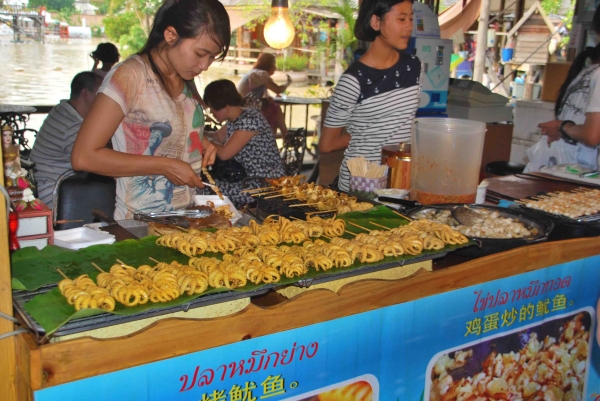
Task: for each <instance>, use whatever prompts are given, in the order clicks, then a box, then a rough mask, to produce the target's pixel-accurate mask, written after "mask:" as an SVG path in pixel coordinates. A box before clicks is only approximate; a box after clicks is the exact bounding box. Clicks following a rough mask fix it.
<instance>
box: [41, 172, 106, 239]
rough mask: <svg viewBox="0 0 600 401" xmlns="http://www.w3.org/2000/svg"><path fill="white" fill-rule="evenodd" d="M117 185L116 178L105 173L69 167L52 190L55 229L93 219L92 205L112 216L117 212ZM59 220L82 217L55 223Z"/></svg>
mask: <svg viewBox="0 0 600 401" xmlns="http://www.w3.org/2000/svg"><path fill="white" fill-rule="evenodd" d="M116 194H117V186H116V182H115V179H114V178H112V177H105V176H103V175H97V174H91V173H84V172H73V171H68V172H66V173H64V174H63V175H61V176H60V177H59V178H58V180H57V181H56V184H55V185H54V191H53V194H52V197H53V205H54V208H53V210H52V223H53V225H54V229H55V230H66V229H69V228H76V227H81V226H83V225H84V224H88V223H93V222H94V217H93V216H92V214H91V212H92V209H96V208H97V209H100V210H102V211H103V212H104V213H106V214H107V215H109V216H112V215H113V214H114V212H115V198H116ZM58 220H82V221H80V222H71V223H64V224H56V222H57V221H58Z"/></svg>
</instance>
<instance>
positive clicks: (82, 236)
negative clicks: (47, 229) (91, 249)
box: [54, 227, 115, 249]
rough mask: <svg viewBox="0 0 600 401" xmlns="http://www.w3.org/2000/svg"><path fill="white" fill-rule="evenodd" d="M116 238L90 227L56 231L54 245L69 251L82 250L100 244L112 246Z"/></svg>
mask: <svg viewBox="0 0 600 401" xmlns="http://www.w3.org/2000/svg"><path fill="white" fill-rule="evenodd" d="M113 242H115V236H114V235H112V234H109V233H107V232H104V231H96V230H94V229H92V228H88V227H77V228H71V229H69V230H59V231H54V245H56V246H60V247H61V248H67V249H81V248H87V247H88V246H92V245H98V244H112V243H113Z"/></svg>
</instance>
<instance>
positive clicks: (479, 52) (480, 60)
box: [473, 0, 490, 82]
mask: <svg viewBox="0 0 600 401" xmlns="http://www.w3.org/2000/svg"><path fill="white" fill-rule="evenodd" d="M489 20H490V0H482V1H481V11H480V12H479V25H478V28H477V47H476V49H475V66H474V67H473V81H477V82H482V81H483V72H484V71H485V49H486V47H487V33H488V21H489Z"/></svg>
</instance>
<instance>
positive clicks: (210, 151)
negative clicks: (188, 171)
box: [202, 137, 217, 167]
mask: <svg viewBox="0 0 600 401" xmlns="http://www.w3.org/2000/svg"><path fill="white" fill-rule="evenodd" d="M216 157H217V148H215V145H213V144H212V143H211V142H210V141H209V140H208V139H207V138H206V137H204V138H202V167H206V166H211V165H213V164H215V158H216Z"/></svg>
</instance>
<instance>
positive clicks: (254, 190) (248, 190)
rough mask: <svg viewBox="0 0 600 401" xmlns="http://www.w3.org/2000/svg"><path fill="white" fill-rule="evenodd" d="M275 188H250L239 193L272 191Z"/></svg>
mask: <svg viewBox="0 0 600 401" xmlns="http://www.w3.org/2000/svg"><path fill="white" fill-rule="evenodd" d="M274 188H275V187H273V186H271V187H262V188H251V189H243V190H241V191H240V193H245V192H256V191H262V190H265V189H274Z"/></svg>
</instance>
